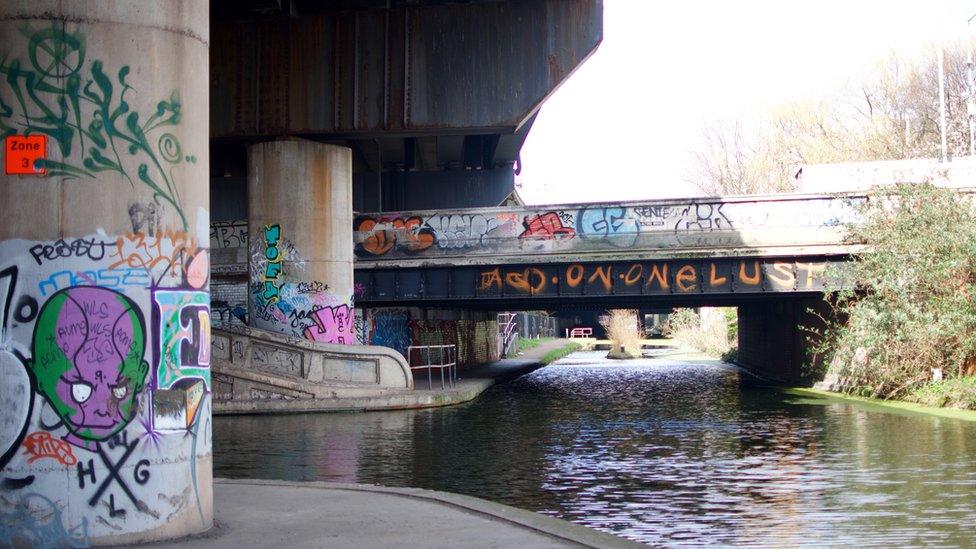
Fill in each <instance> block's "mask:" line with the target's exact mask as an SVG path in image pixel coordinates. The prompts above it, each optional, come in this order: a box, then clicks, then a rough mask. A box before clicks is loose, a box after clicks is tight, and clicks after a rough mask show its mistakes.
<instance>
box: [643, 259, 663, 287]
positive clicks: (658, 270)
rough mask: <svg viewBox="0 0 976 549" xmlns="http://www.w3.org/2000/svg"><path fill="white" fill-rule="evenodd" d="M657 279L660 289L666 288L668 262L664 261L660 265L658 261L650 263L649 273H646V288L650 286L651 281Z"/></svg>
mask: <svg viewBox="0 0 976 549" xmlns="http://www.w3.org/2000/svg"><path fill="white" fill-rule="evenodd" d="M655 280H656V281H657V287H658V288H660V289H662V290H667V289H668V264H667V263H665V264H663V265H660V264H658V263H653V264H651V274H649V275H647V284H646V286H647V287H648V288H650V287H651V282H654V281H655Z"/></svg>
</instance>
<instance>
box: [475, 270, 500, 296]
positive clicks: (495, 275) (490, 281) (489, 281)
mask: <svg viewBox="0 0 976 549" xmlns="http://www.w3.org/2000/svg"><path fill="white" fill-rule="evenodd" d="M492 287H495V288H497V289H499V290H500V289H501V287H502V277H501V275H500V274H499V270H498V269H492V270H490V271H485V272H483V273H481V284H480V286H479V289H481V291H484V290H487V289H489V288H492Z"/></svg>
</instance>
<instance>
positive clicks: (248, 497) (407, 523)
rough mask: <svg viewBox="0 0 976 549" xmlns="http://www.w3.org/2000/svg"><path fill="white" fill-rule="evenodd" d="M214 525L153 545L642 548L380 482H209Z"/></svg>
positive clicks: (532, 516) (516, 512)
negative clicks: (186, 535) (212, 498)
mask: <svg viewBox="0 0 976 549" xmlns="http://www.w3.org/2000/svg"><path fill="white" fill-rule="evenodd" d="M214 502H215V505H214V508H215V511H216V512H215V517H214V527H213V528H212V529H211V530H210V531H209V532H207V533H205V534H202V535H198V536H192V537H188V538H184V539H180V540H176V541H172V542H164V543H158V544H155V545H152V546H153V547H161V548H162V547H174V548H175V547H228V548H239V547H370V548H374V547H375V548H382V547H391V548H392V547H513V546H518V547H521V548H549V547H620V548H625V547H640V545H639V544H637V543H634V542H631V541H628V540H626V539H623V538H619V537H616V536H613V535H610V534H606V533H603V532H599V531H597V530H593V529H590V528H586V527H583V526H579V525H576V524H573V523H571V522H567V521H563V520H559V519H554V518H551V517H546V516H543V515H540V514H538V513H533V512H531V511H523V510H521V509H516V508H514V507H510V506H507V505H501V504H498V503H493V502H490V501H486V500H483V499H479V498H474V497H470V496H463V495H458V494H450V493H446V492H437V491H432V490H422V489H418V488H386V487H382V486H372V485H357V484H342V483H327V482H286V481H266V480H229V479H216V480H215V481H214Z"/></svg>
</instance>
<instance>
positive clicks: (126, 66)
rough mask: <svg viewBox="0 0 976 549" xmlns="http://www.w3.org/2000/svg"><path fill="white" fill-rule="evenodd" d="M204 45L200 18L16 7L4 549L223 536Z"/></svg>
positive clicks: (204, 24) (2, 335) (8, 23)
mask: <svg viewBox="0 0 976 549" xmlns="http://www.w3.org/2000/svg"><path fill="white" fill-rule="evenodd" d="M208 36H209V6H208V2H206V1H202V0H189V1H186V2H165V3H155V2H108V1H92V2H55V1H53V0H33V1H31V2H25V1H10V2H3V3H0V74H2V78H0V104H2V105H4V108H3V109H0V134H3V135H5V136H6V139H5V142H4V144H3V146H4V154H3V155H0V156H3V157H4V160H5V170H4V172H3V175H0V211H2V215H0V485H2V487H0V517H3V518H2V519H0V545H3V546H13V547H32V546H36V547H84V546H87V545H89V544H91V545H101V544H134V543H139V542H147V541H154V540H163V539H170V538H177V537H181V536H185V535H189V534H193V533H198V532H202V531H205V530H207V529H209V528H210V527H211V525H212V523H213V495H212V481H211V476H212V469H211V460H212V452H211V438H210V434H211V417H210V348H211V345H210V289H209V274H210V273H209V271H210V265H209V255H208V254H209V252H208V249H207V248H208V242H209V214H208V209H209V205H210V204H209V202H210V192H209V181H208V178H209V143H208V138H209V128H208V116H207V113H208V112H209V109H210V105H209V102H208V96H209V75H208V60H209V53H208V50H209V46H208ZM4 111H6V112H4Z"/></svg>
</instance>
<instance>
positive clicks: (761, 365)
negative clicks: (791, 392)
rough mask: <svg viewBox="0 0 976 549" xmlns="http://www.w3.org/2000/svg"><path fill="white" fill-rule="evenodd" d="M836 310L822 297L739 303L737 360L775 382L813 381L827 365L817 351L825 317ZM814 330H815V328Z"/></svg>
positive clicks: (804, 382)
mask: <svg viewBox="0 0 976 549" xmlns="http://www.w3.org/2000/svg"><path fill="white" fill-rule="evenodd" d="M832 314H833V312H832V311H831V310H830V308H829V307H828V306H827V303H826V302H825V301H824V300H823V299H822V298H820V297H803V298H788V297H783V298H779V299H775V300H765V301H756V302H753V303H748V304H745V305H740V306H739V314H738V318H739V330H738V333H739V349H738V355H737V359H736V362H737V363H738V364H739V365H740V366H742V367H743V368H745V369H747V370H749V371H750V372H752V373H754V374H756V375H759V376H762V377H764V378H766V379H769V380H771V381H776V382H781V383H788V384H812V383H813V382H815V381H819V379H815V374H816V372H818V371H819V370H820V369H822V368H823V366H824V365H823V364H822V357H820V356H817V355H816V354H815V353H814V348H815V346H816V345H817V343H818V342H819V339H820V337H819V335H818V333H820V334H822V333H823V330H824V329H825V325H824V319H830V318H832V317H831V315H832ZM811 329H813V330H815V331H811Z"/></svg>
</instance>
